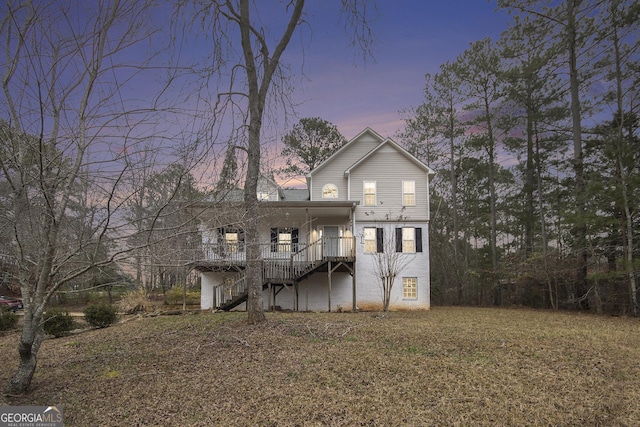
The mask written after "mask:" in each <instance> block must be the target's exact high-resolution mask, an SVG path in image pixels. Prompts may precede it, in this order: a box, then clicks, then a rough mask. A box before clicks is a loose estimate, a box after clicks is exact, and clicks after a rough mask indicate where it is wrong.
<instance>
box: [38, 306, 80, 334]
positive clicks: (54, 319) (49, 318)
mask: <svg viewBox="0 0 640 427" xmlns="http://www.w3.org/2000/svg"><path fill="white" fill-rule="evenodd" d="M42 320H43V325H42V327H43V329H44V331H45V332H46V333H47V334H49V335H53V336H54V337H56V338H60V337H63V336H65V335H67V334H68V333H69V332H71V330H73V328H75V322H74V320H73V317H71V315H70V314H69V312H68V311H66V310H61V309H53V310H49V311H47V312H46V313H45V314H44V316H43V317H42Z"/></svg>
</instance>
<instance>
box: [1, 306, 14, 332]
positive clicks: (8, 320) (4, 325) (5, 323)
mask: <svg viewBox="0 0 640 427" xmlns="http://www.w3.org/2000/svg"><path fill="white" fill-rule="evenodd" d="M17 323H18V316H17V315H16V314H15V313H14V312H13V311H11V310H6V309H3V308H0V331H6V330H9V329H11V328H13V327H15V326H16V324H17Z"/></svg>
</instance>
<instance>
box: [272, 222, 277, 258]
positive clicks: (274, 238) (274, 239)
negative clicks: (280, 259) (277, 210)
mask: <svg viewBox="0 0 640 427" xmlns="http://www.w3.org/2000/svg"><path fill="white" fill-rule="evenodd" d="M271 252H278V229H277V228H272V229H271Z"/></svg>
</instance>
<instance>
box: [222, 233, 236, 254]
mask: <svg viewBox="0 0 640 427" xmlns="http://www.w3.org/2000/svg"><path fill="white" fill-rule="evenodd" d="M224 242H225V243H226V244H227V250H228V251H229V252H232V253H236V252H238V232H237V231H236V232H227V233H225V235H224Z"/></svg>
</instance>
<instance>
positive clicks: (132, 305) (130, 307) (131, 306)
mask: <svg viewBox="0 0 640 427" xmlns="http://www.w3.org/2000/svg"><path fill="white" fill-rule="evenodd" d="M118 306H119V307H120V311H122V312H123V313H125V314H136V313H144V312H145V311H152V310H149V308H151V307H150V302H149V299H148V298H147V296H146V295H145V293H144V290H143V289H138V290H135V291H131V292H127V293H126V294H125V295H124V296H123V297H122V299H121V300H120V302H119V303H118Z"/></svg>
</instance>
